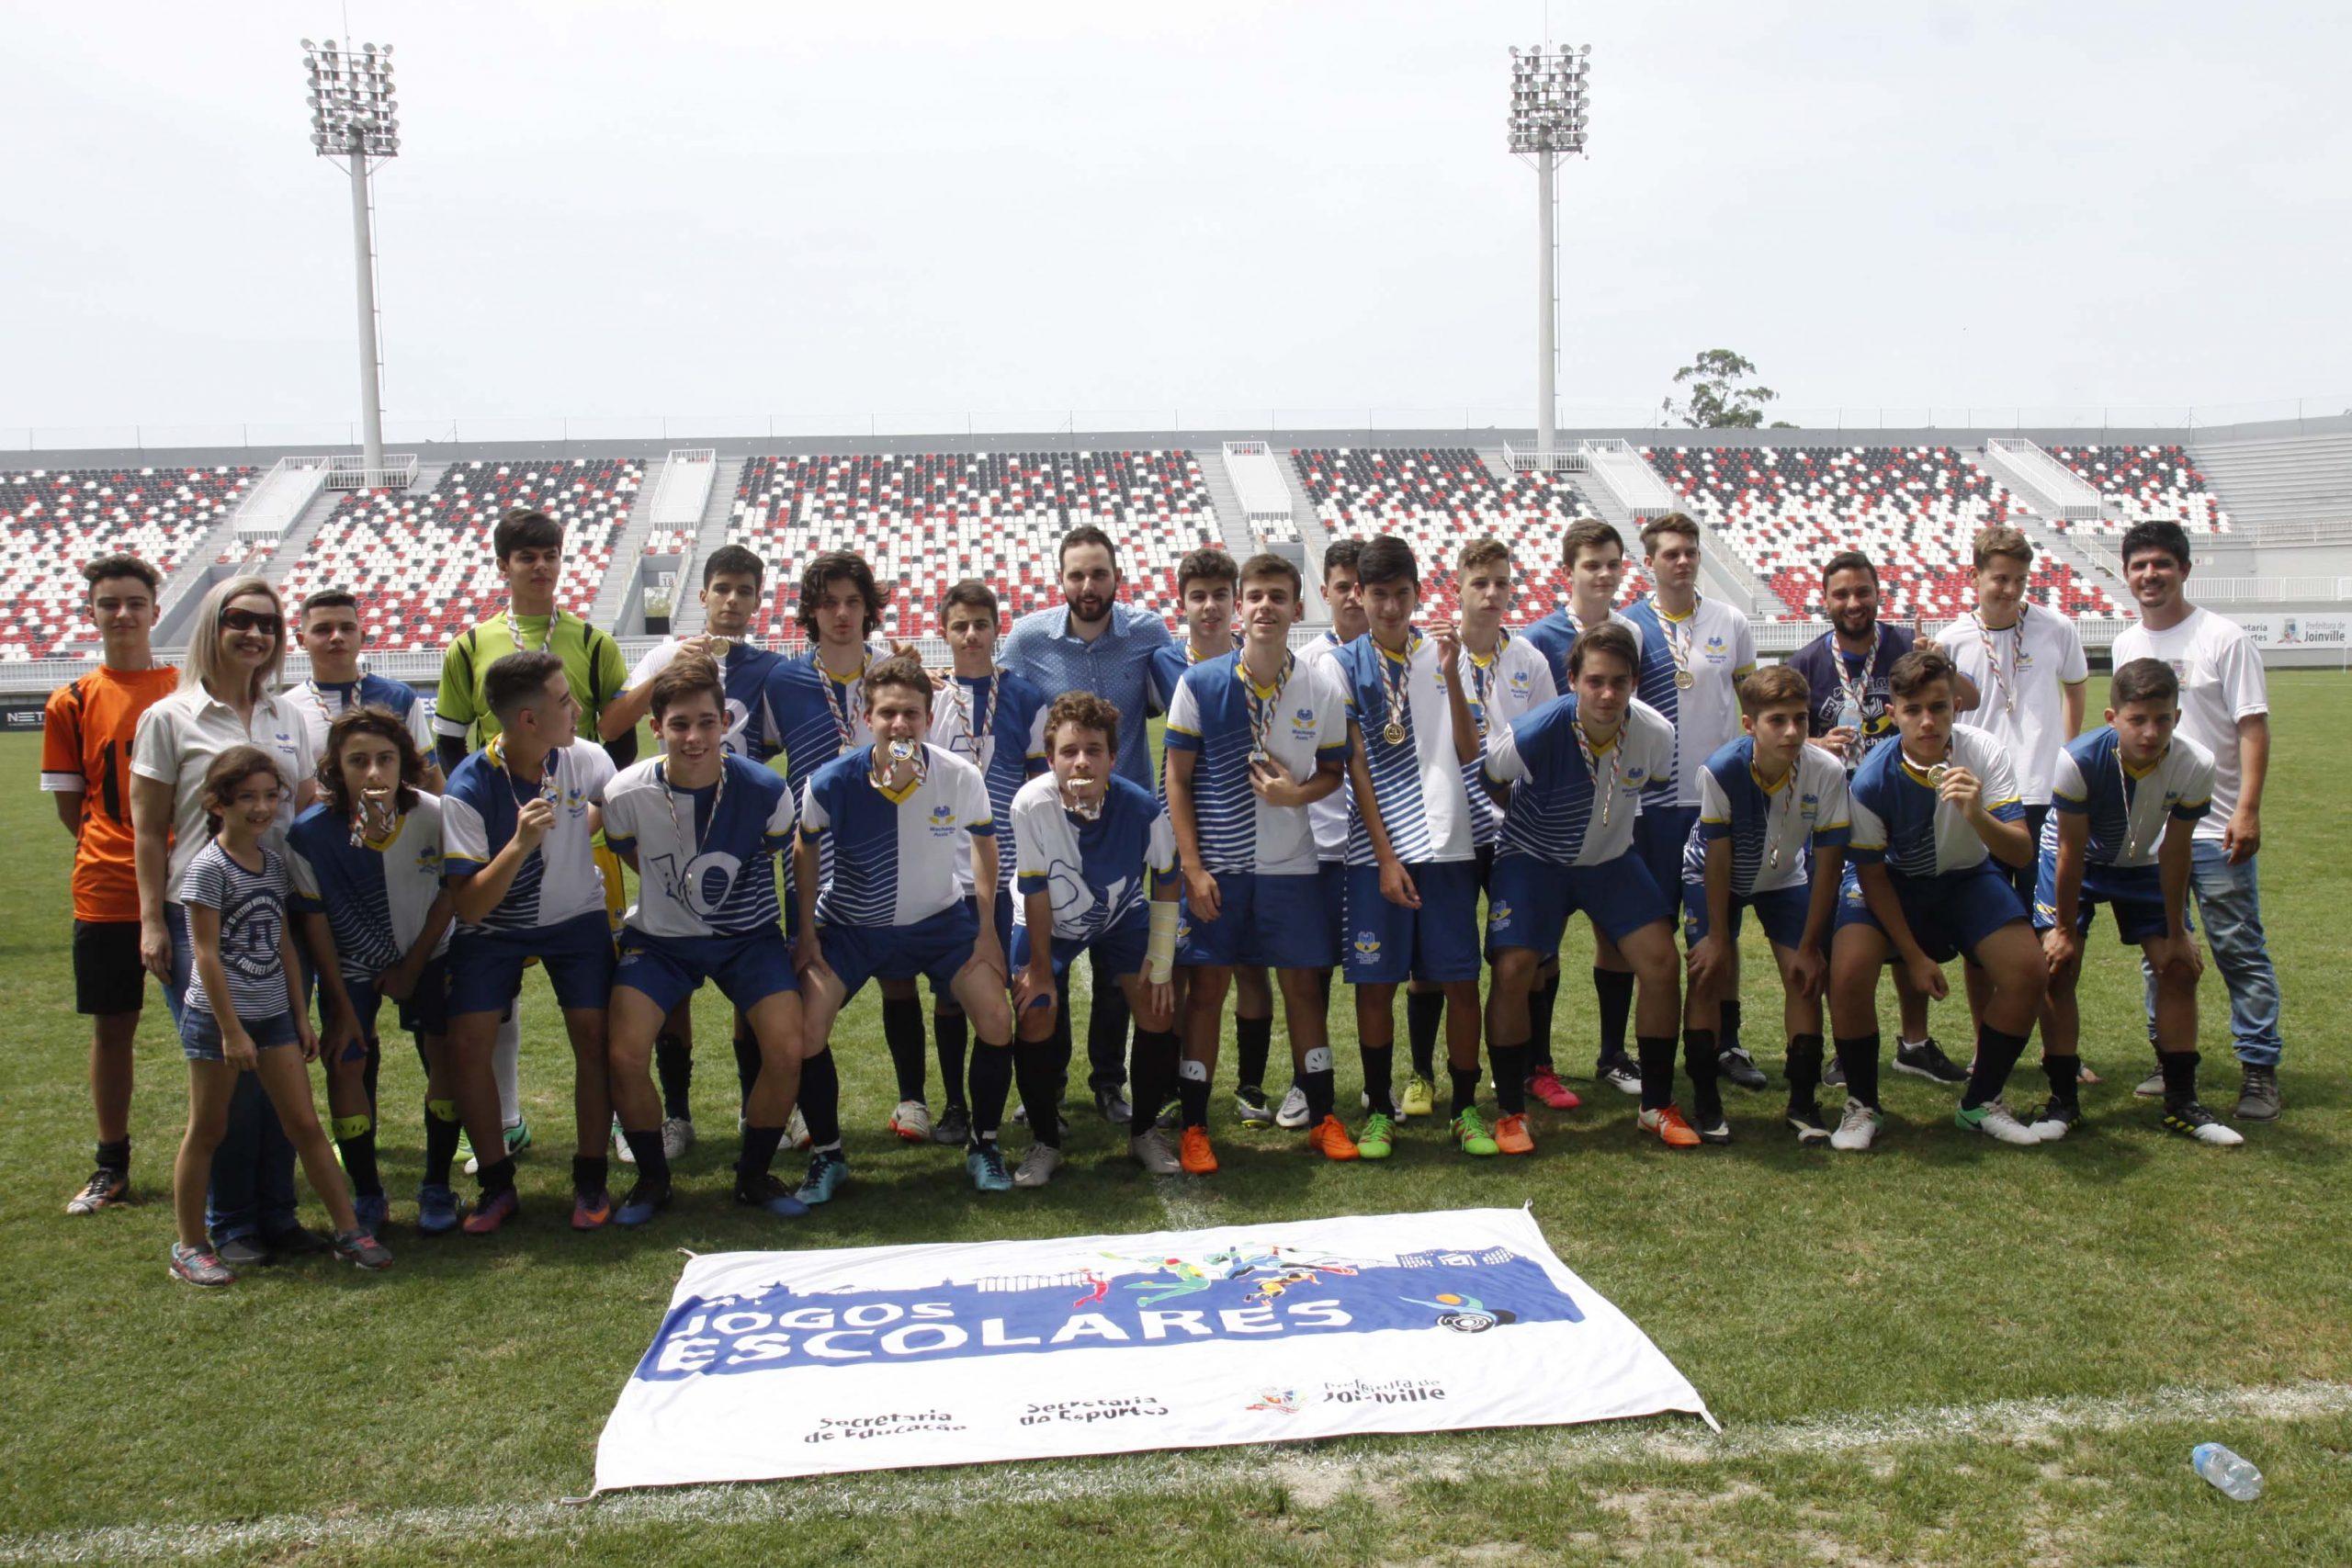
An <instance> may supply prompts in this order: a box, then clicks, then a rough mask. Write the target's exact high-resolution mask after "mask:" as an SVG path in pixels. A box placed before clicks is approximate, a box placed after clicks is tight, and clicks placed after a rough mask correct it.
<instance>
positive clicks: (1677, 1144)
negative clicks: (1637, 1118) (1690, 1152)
mask: <svg viewBox="0 0 2352 1568" xmlns="http://www.w3.org/2000/svg"><path fill="white" fill-rule="evenodd" d="M1641 1129H1642V1131H1643V1132H1645V1133H1656V1134H1657V1136H1658V1142H1660V1143H1662V1144H1664V1145H1666V1146H1667V1147H1668V1148H1669V1149H1695V1148H1697V1147H1698V1146H1699V1134H1698V1133H1697V1132H1695V1131H1694V1130H1693V1129H1692V1128H1691V1123H1690V1122H1685V1121H1684V1120H1683V1119H1682V1112H1681V1111H1679V1110H1677V1109H1675V1108H1674V1107H1673V1106H1671V1105H1668V1106H1666V1107H1664V1108H1663V1109H1661V1110H1657V1111H1643V1112H1642V1116H1641Z"/></svg>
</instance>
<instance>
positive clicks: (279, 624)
mask: <svg viewBox="0 0 2352 1568" xmlns="http://www.w3.org/2000/svg"><path fill="white" fill-rule="evenodd" d="M220 624H221V625H222V626H226V627H228V628H229V629H230V630H231V631H232V632H267V633H268V634H269V635H270V636H272V637H276V636H277V634H278V633H279V632H280V631H281V630H283V629H284V628H285V626H286V617H285V616H283V615H270V614H268V613H267V612H266V611H262V610H223V611H221V612H220Z"/></svg>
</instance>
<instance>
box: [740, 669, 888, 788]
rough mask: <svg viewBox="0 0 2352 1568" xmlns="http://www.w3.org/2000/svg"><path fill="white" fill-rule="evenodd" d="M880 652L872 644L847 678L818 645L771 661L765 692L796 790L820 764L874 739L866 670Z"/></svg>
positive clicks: (789, 778)
mask: <svg viewBox="0 0 2352 1568" xmlns="http://www.w3.org/2000/svg"><path fill="white" fill-rule="evenodd" d="M881 657H884V656H883V655H880V654H876V652H875V651H874V650H873V649H867V650H866V653H865V663H864V664H861V665H859V666H858V669H857V673H856V674H854V675H853V676H851V677H850V678H849V679H848V680H846V681H844V680H842V679H841V678H840V677H839V676H836V675H834V674H833V673H832V672H831V671H829V670H827V669H826V668H825V667H824V666H823V665H822V664H820V663H819V662H818V658H817V649H815V648H813V647H812V648H810V649H808V650H807V651H806V652H804V653H801V654H800V655H798V656H797V657H796V658H792V659H778V660H776V661H775V664H774V665H772V666H770V667H769V670H768V678H767V688H766V697H767V701H768V704H769V706H770V707H771V709H772V710H773V711H774V713H775V724H776V733H777V737H778V739H781V740H782V742H783V744H784V778H785V782H786V784H790V785H791V786H792V791H793V793H794V794H795V795H798V794H799V793H800V792H801V791H802V790H803V789H805V788H806V787H807V785H808V783H809V779H811V778H812V777H814V776H815V775H816V772H817V770H818V769H820V768H821V767H823V766H824V765H825V764H826V763H828V762H830V761H832V760H833V759H834V758H836V757H838V756H840V755H841V754H842V752H843V751H844V750H848V749H849V748H851V747H853V746H863V745H865V743H866V742H867V741H869V740H871V739H874V732H873V731H872V730H870V729H868V728H865V671H867V670H868V669H870V668H871V667H872V666H873V664H874V662H875V660H876V659H878V658H881Z"/></svg>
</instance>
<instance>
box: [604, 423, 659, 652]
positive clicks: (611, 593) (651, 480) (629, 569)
mask: <svg viewBox="0 0 2352 1568" xmlns="http://www.w3.org/2000/svg"><path fill="white" fill-rule="evenodd" d="M668 465H669V459H668V458H667V457H664V458H663V459H662V461H660V462H658V463H649V464H647V465H646V469H645V477H644V478H643V479H639V481H638V486H637V499H636V500H635V501H634V502H630V504H629V509H628V522H626V523H624V524H622V525H621V536H620V537H619V538H617V539H615V540H614V541H613V559H612V564H611V565H609V566H607V567H605V577H604V581H601V582H599V583H597V584H596V598H595V602H594V604H591V605H589V607H588V621H589V624H590V625H592V626H603V627H605V628H606V629H607V630H610V629H611V628H612V627H613V626H616V625H618V624H619V621H620V614H621V610H622V609H623V607H625V606H626V605H627V604H628V587H629V583H630V582H631V581H633V580H634V578H635V576H636V573H637V563H638V560H639V558H640V557H642V556H643V555H644V554H645V540H646V536H648V535H650V534H651V533H652V532H653V496H654V493H655V492H656V491H659V490H660V489H661V488H662V469H663V468H666V467H667V466H668Z"/></svg>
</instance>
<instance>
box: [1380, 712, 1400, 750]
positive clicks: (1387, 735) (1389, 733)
mask: <svg viewBox="0 0 2352 1568" xmlns="http://www.w3.org/2000/svg"><path fill="white" fill-rule="evenodd" d="M1380 738H1381V739H1383V740H1385V741H1387V742H1388V744H1390V745H1391V746H1402V745H1403V744H1405V727H1404V726H1403V725H1401V724H1399V723H1398V722H1397V720H1395V719H1393V718H1392V719H1390V720H1389V721H1388V722H1387V723H1386V724H1385V725H1384V726H1383V727H1382V728H1381V731H1380Z"/></svg>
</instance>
